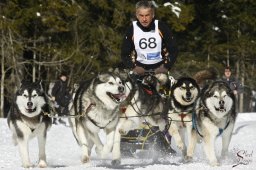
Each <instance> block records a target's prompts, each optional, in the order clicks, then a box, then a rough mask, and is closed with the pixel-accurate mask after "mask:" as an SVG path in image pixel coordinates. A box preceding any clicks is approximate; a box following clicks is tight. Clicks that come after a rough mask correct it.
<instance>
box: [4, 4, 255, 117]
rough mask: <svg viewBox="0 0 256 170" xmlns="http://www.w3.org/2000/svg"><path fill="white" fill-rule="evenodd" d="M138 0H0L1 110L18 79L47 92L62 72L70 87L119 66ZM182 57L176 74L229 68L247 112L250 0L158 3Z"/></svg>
mask: <svg viewBox="0 0 256 170" xmlns="http://www.w3.org/2000/svg"><path fill="white" fill-rule="evenodd" d="M136 2H137V0H0V56H1V71H0V76H1V92H0V93H1V100H0V102H1V108H0V117H3V116H4V115H6V113H7V111H8V106H9V103H10V102H11V101H12V98H13V94H15V89H16V87H17V86H18V85H19V83H20V82H21V80H22V79H27V80H29V79H30V80H32V81H38V80H42V81H43V84H44V86H45V88H46V89H47V88H48V86H49V83H50V82H54V81H55V80H56V79H57V76H58V74H59V73H60V72H62V71H66V72H68V74H69V85H70V86H71V87H72V85H73V84H74V83H79V82H80V81H83V80H86V79H88V78H90V77H91V76H93V75H95V74H97V73H98V72H101V71H106V70H108V69H109V68H115V67H119V66H120V53H121V51H120V47H121V43H122V39H123V37H124V33H125V31H126V28H127V26H128V25H130V24H131V21H132V20H134V18H135V16H134V14H135V4H136ZM154 2H155V4H156V6H157V9H156V18H157V19H160V20H162V21H164V22H166V23H167V24H168V26H169V27H170V28H171V30H172V32H173V34H174V36H175V37H176V41H177V46H178V49H179V55H178V58H177V62H176V63H175V66H174V67H173V68H172V69H171V70H170V72H171V74H172V75H173V76H174V77H176V78H177V77H179V76H192V75H193V74H194V73H196V72H197V71H199V70H202V69H205V68H208V67H214V68H216V70H218V72H219V74H218V75H219V78H220V77H222V76H223V72H224V71H223V70H224V67H225V66H226V65H230V67H231V68H232V72H233V75H235V76H236V77H237V78H239V80H240V81H241V83H242V84H243V85H244V87H245V89H244V93H242V94H241V95H240V96H239V101H240V102H239V112H243V111H251V110H252V107H253V105H252V104H251V103H253V100H252V99H253V94H252V92H253V90H255V88H256V79H255V73H256V68H255V64H256V58H255V53H256V46H255V43H256V42H255V41H256V17H255V16H256V1H255V0H235V1H234V0H172V1H166V0H155V1H154Z"/></svg>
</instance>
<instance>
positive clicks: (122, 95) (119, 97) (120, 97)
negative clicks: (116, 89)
mask: <svg viewBox="0 0 256 170" xmlns="http://www.w3.org/2000/svg"><path fill="white" fill-rule="evenodd" d="M113 96H114V97H115V98H117V99H120V100H121V99H123V98H125V95H124V94H122V93H121V94H114V95H113Z"/></svg>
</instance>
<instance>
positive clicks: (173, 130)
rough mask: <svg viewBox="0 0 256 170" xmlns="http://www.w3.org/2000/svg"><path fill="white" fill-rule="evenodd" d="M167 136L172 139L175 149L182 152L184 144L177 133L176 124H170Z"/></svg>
mask: <svg viewBox="0 0 256 170" xmlns="http://www.w3.org/2000/svg"><path fill="white" fill-rule="evenodd" d="M168 132H169V134H170V135H171V136H172V137H173V139H174V141H175V143H176V145H177V147H178V148H179V149H180V150H181V151H184V149H185V146H184V143H183V141H182V139H181V136H180V133H179V128H178V126H177V125H176V123H174V122H172V123H171V125H170V128H169V129H168Z"/></svg>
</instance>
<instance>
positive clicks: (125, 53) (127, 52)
mask: <svg viewBox="0 0 256 170" xmlns="http://www.w3.org/2000/svg"><path fill="white" fill-rule="evenodd" d="M132 51H135V47H134V43H133V26H132V25H131V26H129V28H128V29H127V31H126V34H125V37H124V39H123V42H122V46H121V60H122V63H123V65H124V67H125V68H127V69H132V68H134V67H135V64H134V63H133V61H132V57H131V55H132Z"/></svg>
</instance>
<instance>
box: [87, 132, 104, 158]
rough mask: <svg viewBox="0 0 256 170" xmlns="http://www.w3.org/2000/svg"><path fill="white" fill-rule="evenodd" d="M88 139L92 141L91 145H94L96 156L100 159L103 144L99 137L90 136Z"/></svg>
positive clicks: (96, 135) (95, 135)
mask: <svg viewBox="0 0 256 170" xmlns="http://www.w3.org/2000/svg"><path fill="white" fill-rule="evenodd" d="M90 133H91V134H92V133H93V132H90ZM94 133H96V132H94ZM90 139H91V140H92V145H93V144H95V145H96V147H95V152H96V154H97V155H98V156H100V157H101V154H102V149H103V144H102V142H101V140H100V137H99V135H98V133H96V134H93V135H91V136H90Z"/></svg>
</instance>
